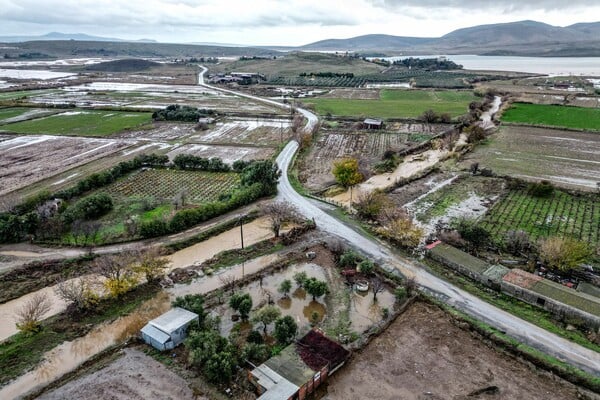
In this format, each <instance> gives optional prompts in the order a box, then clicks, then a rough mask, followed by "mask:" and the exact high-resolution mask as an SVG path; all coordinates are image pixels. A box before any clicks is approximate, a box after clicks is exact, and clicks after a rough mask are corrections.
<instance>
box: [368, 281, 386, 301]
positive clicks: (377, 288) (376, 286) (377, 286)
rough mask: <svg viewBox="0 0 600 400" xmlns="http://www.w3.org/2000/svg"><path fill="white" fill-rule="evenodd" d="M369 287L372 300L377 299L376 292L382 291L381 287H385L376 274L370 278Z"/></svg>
mask: <svg viewBox="0 0 600 400" xmlns="http://www.w3.org/2000/svg"><path fill="white" fill-rule="evenodd" d="M371 289H372V290H373V301H377V294H378V293H381V292H383V289H385V285H384V283H383V281H382V280H381V278H379V277H377V276H376V277H374V278H373V279H371Z"/></svg>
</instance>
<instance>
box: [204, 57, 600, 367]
mask: <svg viewBox="0 0 600 400" xmlns="http://www.w3.org/2000/svg"><path fill="white" fill-rule="evenodd" d="M203 68H204V67H203ZM205 72H206V68H204V70H203V72H201V74H200V75H201V76H200V78H202V77H203V75H204V73H205ZM199 81H200V82H201V83H200V84H204V80H203V79H200V80H199ZM205 86H207V87H210V88H212V89H215V90H221V91H224V92H227V93H231V94H235V95H238V96H242V97H247V98H250V99H253V100H256V101H262V102H264V103H267V104H272V105H276V106H279V107H283V108H287V109H289V106H288V105H286V104H281V103H278V102H275V101H272V100H267V99H262V98H260V97H257V96H251V95H247V94H242V93H238V92H235V91H232V90H227V89H221V88H219V87H215V86H209V85H205ZM298 111H299V112H301V113H302V114H303V115H304V116H305V117H306V118H307V119H308V121H309V122H308V126H307V129H311V128H312V127H313V126H314V124H316V123H317V121H318V118H317V117H316V116H315V115H314V114H312V113H311V112H310V111H308V110H302V109H298ZM297 150H298V143H297V142H295V141H291V142H290V143H288V145H287V146H286V147H285V148H284V149H283V151H282V152H281V154H279V156H278V157H277V164H278V165H279V168H281V170H282V171H284V173H283V174H282V176H281V179H280V182H279V188H278V189H279V194H278V198H279V199H281V200H286V201H289V202H290V203H292V204H294V206H295V207H296V208H297V209H298V211H299V212H300V213H301V214H302V215H303V216H304V217H306V218H314V219H315V221H316V222H317V226H318V227H319V229H321V230H323V231H325V232H328V233H330V234H332V235H335V236H338V237H340V238H341V239H342V240H344V241H346V242H347V243H349V244H351V245H353V246H355V247H356V248H358V249H360V250H361V251H362V252H364V253H366V254H368V255H369V256H371V257H373V258H374V259H375V260H376V261H377V262H378V263H380V264H381V265H382V266H383V267H384V268H386V269H388V270H394V269H395V270H398V271H399V272H400V273H401V274H402V275H404V276H411V277H414V278H415V279H416V281H417V283H418V284H419V286H420V288H421V290H423V291H425V292H428V293H430V294H433V295H434V296H436V297H438V298H439V299H441V300H443V301H444V302H445V303H447V304H450V305H452V306H454V307H456V308H457V309H459V310H461V311H463V312H465V313H466V314H468V315H470V316H472V317H474V318H476V319H478V320H480V321H483V322H485V323H487V324H488V325H491V326H493V327H495V328H497V329H499V330H501V331H504V332H506V333H507V334H508V335H510V336H512V337H514V338H516V339H518V340H519V341H521V342H523V343H526V344H528V345H530V346H531V347H534V348H536V349H538V350H541V351H542V352H544V353H546V354H549V355H552V356H553V357H556V358H557V359H559V360H563V361H566V362H568V363H570V364H572V365H575V366H577V367H579V368H581V369H583V370H585V371H588V372H590V373H592V374H594V375H596V376H600V354H599V353H597V352H595V351H593V350H589V349H586V348H585V347H582V346H580V345H578V344H576V343H573V342H570V341H569V340H566V339H563V338H561V337H559V336H556V335H554V334H552V333H550V332H548V331H546V330H544V329H542V328H540V327H538V326H536V325H533V324H531V323H529V322H526V321H523V320H522V319H520V318H518V317H516V316H514V315H512V314H510V313H507V312H505V311H503V310H500V309H499V308H497V307H494V306H492V305H491V304H489V303H486V302H485V301H483V300H481V299H479V298H477V297H475V296H473V295H471V294H469V293H467V292H465V291H463V290H461V289H459V288H457V287H455V286H453V285H451V284H450V283H448V282H446V281H444V280H442V279H439V278H438V277H436V276H434V275H432V274H430V273H429V272H427V271H426V270H425V269H423V268H422V267H420V266H419V264H418V263H417V262H415V261H413V260H409V259H407V258H405V257H403V256H401V255H399V254H397V253H395V252H394V251H393V250H392V249H391V248H390V247H388V246H387V245H386V244H383V243H381V242H377V241H374V240H371V239H370V238H367V237H365V236H362V235H361V234H359V233H358V232H357V231H355V230H354V229H352V228H351V227H348V226H347V225H345V224H344V223H342V222H340V221H339V220H337V219H336V218H334V217H332V216H330V215H329V214H327V213H326V212H324V211H323V210H321V209H320V208H319V207H317V206H316V205H315V204H314V203H313V202H312V201H310V200H308V199H306V198H305V197H303V196H301V195H300V194H299V193H297V192H296V191H295V190H294V188H293V187H292V186H291V184H290V182H289V179H288V176H287V174H286V173H285V172H287V170H288V168H289V166H290V164H291V161H292V159H293V157H294V154H295V153H296V151H297Z"/></svg>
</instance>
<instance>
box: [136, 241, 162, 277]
mask: <svg viewBox="0 0 600 400" xmlns="http://www.w3.org/2000/svg"><path fill="white" fill-rule="evenodd" d="M135 258H136V259H137V262H135V265H134V267H133V270H134V271H135V272H137V273H139V274H142V275H144V276H145V278H146V281H148V282H155V281H157V280H159V279H160V278H161V277H162V276H163V275H164V271H165V269H166V268H167V266H168V264H169V260H168V259H167V258H166V257H164V254H163V251H162V248H160V247H150V248H148V249H145V250H137V251H136V252H135Z"/></svg>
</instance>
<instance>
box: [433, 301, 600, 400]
mask: <svg viewBox="0 0 600 400" xmlns="http://www.w3.org/2000/svg"><path fill="white" fill-rule="evenodd" d="M427 300H428V301H430V302H432V303H434V304H436V305H437V306H439V307H440V308H441V309H443V310H444V311H446V312H447V313H448V314H450V315H452V317H453V318H456V319H458V320H459V321H462V322H466V323H468V324H469V325H470V326H471V328H472V329H473V330H475V331H476V332H478V333H479V334H481V335H483V336H484V337H486V338H489V339H491V340H492V342H493V343H494V345H495V346H499V347H501V348H502V349H504V350H507V351H509V352H510V353H512V354H515V355H517V356H518V357H522V358H524V359H526V360H527V361H529V362H531V363H533V364H534V365H536V366H537V367H539V368H542V369H546V370H550V371H552V372H553V373H555V374H557V375H559V376H560V377H561V378H563V379H566V380H567V381H569V382H571V383H574V384H576V385H580V386H583V387H585V388H587V389H590V390H593V391H594V392H597V393H598V392H600V377H597V376H594V375H592V374H589V373H587V372H585V371H582V370H580V369H579V368H576V367H574V366H572V365H570V364H567V363H565V362H563V361H560V360H558V359H556V358H554V357H552V356H549V355H547V354H544V353H542V352H540V351H539V350H536V349H534V348H532V347H530V346H527V345H525V344H522V343H520V342H519V341H517V340H515V339H513V338H512V337H510V336H508V335H506V334H504V333H502V332H500V331H499V330H497V329H495V328H493V327H491V326H489V325H487V324H486V323H484V322H481V321H478V320H476V319H475V318H472V317H470V316H468V315H466V314H464V313H462V312H460V311H458V310H456V309H455V308H452V307H450V306H448V305H446V304H444V303H441V302H438V301H437V300H434V299H432V298H430V297H427Z"/></svg>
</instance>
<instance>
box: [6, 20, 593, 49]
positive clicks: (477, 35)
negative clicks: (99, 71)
mask: <svg viewBox="0 0 600 400" xmlns="http://www.w3.org/2000/svg"><path fill="white" fill-rule="evenodd" d="M46 41H55V42H56V41H63V42H64V41H82V42H86V43H88V44H89V43H93V42H112V43H121V44H122V45H125V44H126V43H132V44H136V43H139V44H146V45H148V46H152V45H156V46H158V47H160V50H159V51H156V52H153V48H152V47H144V49H143V51H142V50H140V52H139V53H138V54H136V53H135V52H134V51H131V50H127V52H126V54H127V55H135V56H159V55H165V54H169V55H170V54H177V55H185V54H188V51H187V50H186V51H183V52H181V51H177V52H175V53H173V52H170V51H168V50H166V49H164V47H165V46H189V47H187V48H188V49H189V50H191V49H193V48H195V46H201V47H202V48H204V49H205V51H206V48H207V47H211V46H212V47H218V48H219V50H218V51H217V49H215V51H210V53H211V55H212V54H223V53H227V54H233V53H235V54H237V53H239V54H240V55H248V54H251V53H252V54H255V55H259V54H265V53H266V54H276V53H277V51H292V50H302V51H353V52H360V53H363V54H369V53H370V54H387V55H401V54H410V55H419V54H478V55H516V56H541V57H544V56H547V57H549V56H573V57H591V56H596V57H600V22H591V23H579V24H574V25H570V26H567V27H564V28H563V27H558V26H552V25H548V24H544V23H541V22H536V21H518V22H510V23H505V24H492V25H479V26H473V27H470V28H463V29H458V30H455V31H453V32H450V33H448V34H446V35H444V36H442V37H438V38H422V37H408V36H393V35H364V36H357V37H353V38H349V39H327V40H321V41H318V42H314V43H310V44H306V45H304V46H298V47H285V46H260V47H259V48H251V47H248V46H243V45H233V44H224V43H212V42H211V43H189V44H166V43H157V42H155V41H154V40H149V39H140V40H122V39H116V38H107V37H100V36H91V35H87V34H84V33H75V34H69V33H60V32H51V33H48V34H46V35H42V36H0V42H4V43H14V42H29V43H28V44H23V45H22V46H20V47H22V49H23V50H25V49H26V48H27V47H29V50H34V49H35V50H37V51H40V52H42V53H49V54H52V53H51V52H45V51H44V50H45V49H44V47H49V46H48V45H46V46H44V45H43V43H39V42H46ZM60 46H61V47H62V48H65V50H66V48H67V47H68V46H67V45H66V44H65V43H62V44H61V45H60ZM104 47H106V46H104ZM158 47H157V48H158ZM225 48H227V49H226V50H223V49H225ZM235 48H237V50H235ZM105 50H107V48H105ZM78 51H83V50H82V49H79V48H78ZM92 53H93V52H92ZM114 53H115V54H105V55H115V56H116V55H122V54H121V51H117V50H115V52H114ZM146 53H148V54H149V55H147V54H146ZM191 54H194V53H191ZM100 55H102V54H100ZM204 55H208V54H204Z"/></svg>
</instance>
